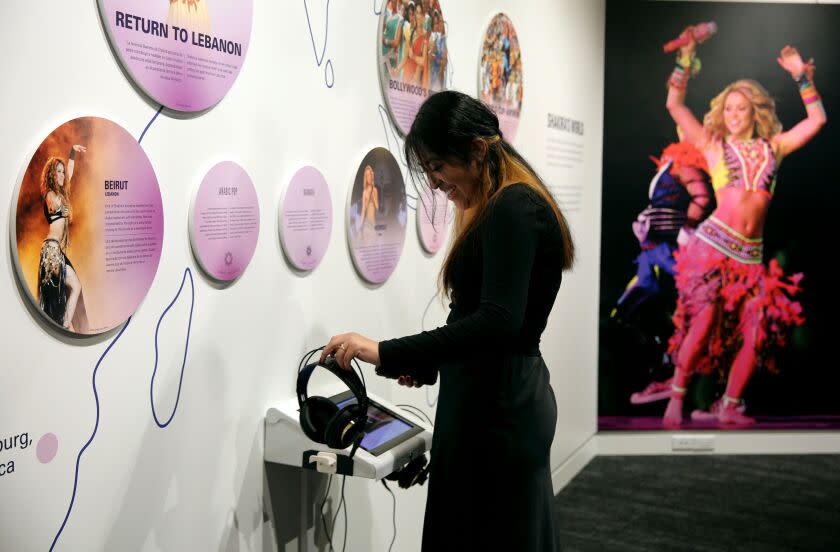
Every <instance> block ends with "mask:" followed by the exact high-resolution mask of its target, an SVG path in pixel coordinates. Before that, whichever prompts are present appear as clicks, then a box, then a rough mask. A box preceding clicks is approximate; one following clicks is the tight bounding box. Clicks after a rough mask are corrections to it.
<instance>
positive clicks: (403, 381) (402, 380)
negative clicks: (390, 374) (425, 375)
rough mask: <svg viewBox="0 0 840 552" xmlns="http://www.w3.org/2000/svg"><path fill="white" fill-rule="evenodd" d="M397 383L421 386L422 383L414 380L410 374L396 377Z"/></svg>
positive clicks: (407, 385)
mask: <svg viewBox="0 0 840 552" xmlns="http://www.w3.org/2000/svg"><path fill="white" fill-rule="evenodd" d="M397 383H399V384H400V385H405V386H406V387H422V386H423V384H422V383H420V382H419V381H415V380H414V379H412V377H411V376H400V377H398V378H397Z"/></svg>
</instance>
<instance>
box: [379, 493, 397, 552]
mask: <svg viewBox="0 0 840 552" xmlns="http://www.w3.org/2000/svg"><path fill="white" fill-rule="evenodd" d="M381 481H382V484H383V485H384V486H385V489H387V490H388V492H389V493H391V498H392V499H393V500H394V538H392V539H391V545H390V546H389V547H388V552H391V548H392V547H393V546H394V543H395V542H396V540H397V497H396V495H395V494H394V491H392V490H391V487H389V486H388V482H387V481H385V480H384V479H381Z"/></svg>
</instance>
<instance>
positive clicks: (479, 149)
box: [470, 137, 487, 166]
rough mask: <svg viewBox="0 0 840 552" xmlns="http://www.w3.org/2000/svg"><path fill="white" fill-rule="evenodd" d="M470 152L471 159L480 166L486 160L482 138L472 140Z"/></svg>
mask: <svg viewBox="0 0 840 552" xmlns="http://www.w3.org/2000/svg"><path fill="white" fill-rule="evenodd" d="M470 150H471V153H472V158H473V159H474V160H475V161H476V163H478V165H479V166H481V165H482V164H483V163H484V160H485V159H486V158H487V142H486V141H484V139H483V138H479V137H476V138H473V141H472V145H471V148H470Z"/></svg>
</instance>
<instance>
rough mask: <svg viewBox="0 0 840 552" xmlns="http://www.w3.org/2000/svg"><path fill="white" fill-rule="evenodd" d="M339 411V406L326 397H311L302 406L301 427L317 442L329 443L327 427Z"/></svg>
mask: <svg viewBox="0 0 840 552" xmlns="http://www.w3.org/2000/svg"><path fill="white" fill-rule="evenodd" d="M337 413H338V407H337V406H336V405H335V403H334V402H332V401H331V400H329V399H326V398H324V397H309V398H308V399H306V402H305V403H303V405H302V406H301V407H300V428H301V429H302V430H303V432H304V433H305V434H306V436H307V437H309V438H310V439H312V440H313V441H315V442H316V443H321V444H325V445H326V444H327V437H326V435H327V428H328V427H329V425H330V422H332V421H333V420H334V418H335V415H336V414H337Z"/></svg>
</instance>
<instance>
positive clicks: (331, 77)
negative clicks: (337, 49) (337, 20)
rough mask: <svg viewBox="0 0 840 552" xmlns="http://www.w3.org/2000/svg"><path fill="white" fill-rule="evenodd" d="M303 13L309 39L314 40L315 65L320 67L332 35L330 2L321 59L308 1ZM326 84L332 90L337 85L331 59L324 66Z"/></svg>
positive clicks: (304, 3) (328, 2)
mask: <svg viewBox="0 0 840 552" xmlns="http://www.w3.org/2000/svg"><path fill="white" fill-rule="evenodd" d="M303 11H304V12H306V26H307V27H309V38H311V39H312V52H313V53H314V54H315V63H317V64H318V67H320V66H321V64H322V63H323V62H324V55H325V54H326V53H327V38H328V37H329V34H330V0H327V9H326V12H327V15H326V17H325V19H326V24H325V29H324V48H323V49H322V50H321V56H320V58H319V57H318V48H317V47H316V46H315V34H314V33H313V32H312V21H311V20H310V19H309V7H308V6H307V5H306V0H303ZM324 84H326V85H327V88H332V87H333V86H334V85H335V70H334V69H333V64H332V60H331V59H328V60H327V63H326V65H324Z"/></svg>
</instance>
